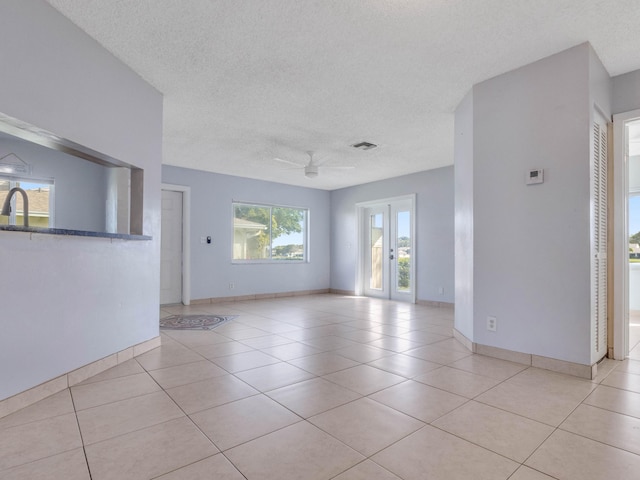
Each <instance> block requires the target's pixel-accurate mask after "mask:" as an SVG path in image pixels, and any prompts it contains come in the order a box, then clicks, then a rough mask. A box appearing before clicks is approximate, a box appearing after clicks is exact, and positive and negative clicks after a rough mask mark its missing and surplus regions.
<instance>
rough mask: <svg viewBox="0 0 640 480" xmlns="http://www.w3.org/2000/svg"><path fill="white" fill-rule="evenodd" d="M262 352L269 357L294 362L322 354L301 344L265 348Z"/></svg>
mask: <svg viewBox="0 0 640 480" xmlns="http://www.w3.org/2000/svg"><path fill="white" fill-rule="evenodd" d="M262 351H263V352H264V353H266V354H267V355H271V356H273V357H276V358H279V359H280V360H293V359H294V358H300V357H308V356H309V355H315V354H316V353H320V352H319V351H318V349H317V348H313V347H310V346H309V345H305V344H304V343H300V342H292V343H287V344H285V345H276V346H273V347H268V348H263V349H262Z"/></svg>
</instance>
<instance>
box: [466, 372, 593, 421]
mask: <svg viewBox="0 0 640 480" xmlns="http://www.w3.org/2000/svg"><path fill="white" fill-rule="evenodd" d="M595 387H596V384H593V383H591V382H590V381H589V380H582V379H578V378H576V377H570V376H568V375H561V374H558V373H553V372H549V371H546V370H539V369H537V368H528V369H527V370H524V371H522V372H520V373H518V374H517V375H515V376H513V377H511V378H510V379H509V380H506V381H505V382H503V383H501V384H500V385H498V386H496V387H494V388H492V389H491V390H489V391H487V392H485V393H483V394H481V395H479V396H478V397H476V399H475V400H477V401H479V402H482V403H486V404H488V405H491V406H494V407H497V408H500V409H502V410H507V411H509V412H512V413H516V414H518V415H522V416H525V417H527V418H530V419H532V420H537V421H539V422H542V423H546V424H547V425H551V426H554V427H555V426H558V425H560V423H562V422H563V421H564V419H565V418H567V417H568V416H569V414H570V413H571V412H572V411H573V410H574V409H575V408H576V407H577V406H578V405H579V404H580V403H581V402H582V400H584V399H585V398H586V397H587V396H588V395H589V394H590V393H591V391H592V390H593V389H595Z"/></svg>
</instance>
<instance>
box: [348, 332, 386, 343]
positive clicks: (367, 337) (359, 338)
mask: <svg viewBox="0 0 640 480" xmlns="http://www.w3.org/2000/svg"><path fill="white" fill-rule="evenodd" d="M340 336H341V337H342V338H346V339H347V340H353V341H354V342H359V343H369V342H373V341H374V340H378V339H380V338H382V337H383V336H384V335H382V334H381V333H376V332H370V331H368V330H354V331H353V332H348V333H341V334H340Z"/></svg>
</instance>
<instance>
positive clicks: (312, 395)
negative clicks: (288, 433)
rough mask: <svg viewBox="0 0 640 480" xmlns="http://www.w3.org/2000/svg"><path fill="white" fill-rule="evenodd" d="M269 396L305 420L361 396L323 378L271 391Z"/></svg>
mask: <svg viewBox="0 0 640 480" xmlns="http://www.w3.org/2000/svg"><path fill="white" fill-rule="evenodd" d="M268 395H269V397H271V398H273V399H274V400H275V401H277V402H278V403H280V404H282V405H284V406H285V407H287V408H288V409H290V410H292V411H294V412H295V413H297V414H298V415H300V416H301V417H303V418H308V417H311V416H313V415H317V414H318V413H322V412H326V411H327V410H330V409H332V408H335V407H338V406H340V405H344V404H345V403H348V402H351V401H353V400H356V399H358V398H360V394H358V393H356V392H354V391H352V390H347V389H346V388H344V387H341V386H340V385H336V384H335V383H332V382H329V381H327V380H324V379H322V378H314V379H311V380H306V381H304V382H300V383H296V384H294V385H289V386H287V387H283V388H278V389H277V390H272V391H270V392H269V393H268Z"/></svg>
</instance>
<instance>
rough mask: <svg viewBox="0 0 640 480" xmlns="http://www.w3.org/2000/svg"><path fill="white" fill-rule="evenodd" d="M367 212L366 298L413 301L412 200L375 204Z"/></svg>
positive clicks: (365, 244) (365, 226)
mask: <svg viewBox="0 0 640 480" xmlns="http://www.w3.org/2000/svg"><path fill="white" fill-rule="evenodd" d="M364 213H365V214H364V219H365V222H366V224H365V225H364V232H365V233H366V238H365V239H364V250H363V252H364V256H365V258H363V265H364V293H365V295H368V296H374V297H380V298H390V299H393V300H402V301H413V282H414V273H413V265H414V262H413V258H412V254H413V252H412V245H413V238H412V231H413V228H412V220H413V212H412V203H411V201H410V200H397V201H392V202H390V203H387V204H380V205H376V206H373V207H369V208H366V209H365V210H364Z"/></svg>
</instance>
